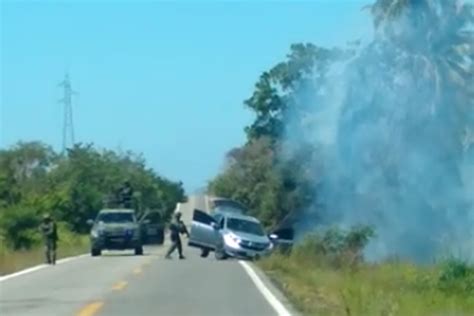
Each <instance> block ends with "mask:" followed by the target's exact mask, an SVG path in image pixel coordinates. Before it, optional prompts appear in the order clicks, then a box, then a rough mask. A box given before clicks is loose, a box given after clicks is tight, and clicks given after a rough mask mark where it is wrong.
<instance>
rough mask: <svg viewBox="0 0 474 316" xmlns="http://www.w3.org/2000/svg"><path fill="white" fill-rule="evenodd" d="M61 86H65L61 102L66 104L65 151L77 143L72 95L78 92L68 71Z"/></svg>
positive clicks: (64, 125)
mask: <svg viewBox="0 0 474 316" xmlns="http://www.w3.org/2000/svg"><path fill="white" fill-rule="evenodd" d="M59 86H61V87H63V98H62V99H61V100H60V101H59V102H60V103H62V104H63V105H64V106H63V111H64V121H63V152H65V151H66V150H67V149H68V148H71V147H73V146H74V144H75V138H74V120H73V112H72V96H73V95H76V94H77V93H76V92H75V91H73V90H72V86H71V80H70V78H69V74H68V73H66V75H65V77H64V80H63V81H62V82H61V83H59Z"/></svg>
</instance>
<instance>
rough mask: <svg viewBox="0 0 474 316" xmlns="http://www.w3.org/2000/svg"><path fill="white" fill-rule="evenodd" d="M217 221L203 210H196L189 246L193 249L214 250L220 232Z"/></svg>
mask: <svg viewBox="0 0 474 316" xmlns="http://www.w3.org/2000/svg"><path fill="white" fill-rule="evenodd" d="M215 227H216V220H215V219H214V218H213V217H212V216H211V215H209V214H207V213H206V212H204V211H201V210H197V209H195V210H194V213H193V221H192V224H191V231H190V233H189V241H188V245H189V246H191V247H198V248H205V249H214V248H215V243H216V240H217V237H218V234H219V231H218V230H217V229H216V228H215Z"/></svg>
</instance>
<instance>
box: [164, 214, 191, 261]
mask: <svg viewBox="0 0 474 316" xmlns="http://www.w3.org/2000/svg"><path fill="white" fill-rule="evenodd" d="M180 234H186V236H188V238H189V233H188V230H187V228H186V225H184V223H183V221H182V220H181V212H180V211H177V212H176V213H175V214H174V219H173V220H172V221H171V224H170V237H171V243H172V244H171V247H170V248H169V249H168V252H167V253H166V257H165V258H166V259H171V254H172V253H173V252H174V251H175V250H176V248H178V253H179V259H185V257H184V256H183V245H182V244H181V238H180Z"/></svg>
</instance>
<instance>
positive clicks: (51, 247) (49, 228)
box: [40, 214, 58, 264]
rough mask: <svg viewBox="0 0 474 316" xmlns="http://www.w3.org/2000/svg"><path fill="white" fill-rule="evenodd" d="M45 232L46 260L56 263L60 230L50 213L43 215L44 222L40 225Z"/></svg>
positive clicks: (49, 262)
mask: <svg viewBox="0 0 474 316" xmlns="http://www.w3.org/2000/svg"><path fill="white" fill-rule="evenodd" d="M40 230H41V233H42V234H43V240H44V246H45V255H46V262H47V263H48V264H56V244H57V241H58V231H57V227H56V223H55V222H54V220H53V219H52V218H51V216H50V215H49V214H44V215H43V222H42V223H41V225H40Z"/></svg>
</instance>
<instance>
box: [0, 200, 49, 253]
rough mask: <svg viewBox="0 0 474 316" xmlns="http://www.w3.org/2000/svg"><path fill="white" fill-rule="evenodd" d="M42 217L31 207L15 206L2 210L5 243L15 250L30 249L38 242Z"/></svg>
mask: <svg viewBox="0 0 474 316" xmlns="http://www.w3.org/2000/svg"><path fill="white" fill-rule="evenodd" d="M39 224H40V218H39V217H38V216H37V214H36V211H35V210H33V209H32V208H29V207H22V206H15V207H10V208H8V209H3V210H2V211H1V212H0V234H1V235H2V239H3V240H4V242H5V244H6V245H7V246H8V247H9V248H11V249H14V250H18V249H30V248H31V247H33V246H34V245H36V244H38V242H39V240H40V235H39V233H38V227H39Z"/></svg>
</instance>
